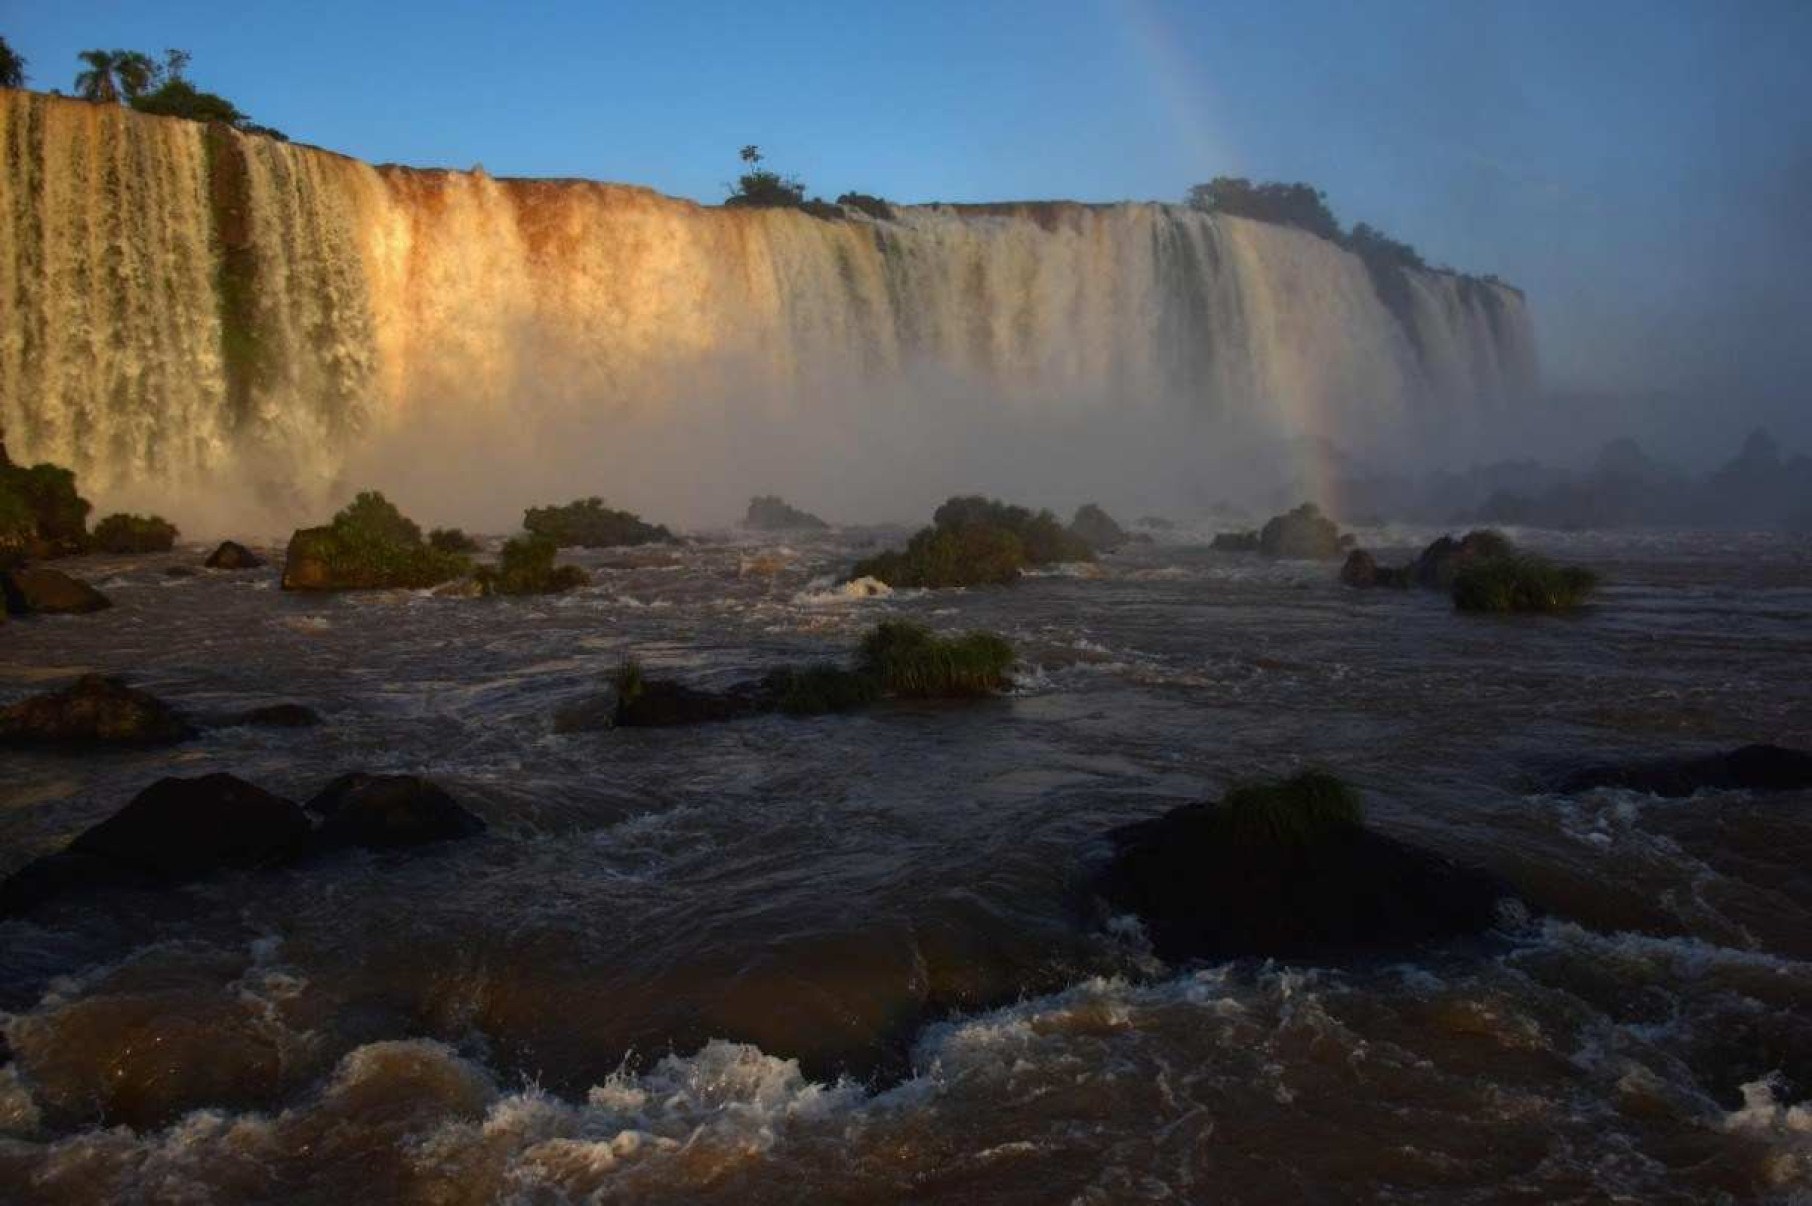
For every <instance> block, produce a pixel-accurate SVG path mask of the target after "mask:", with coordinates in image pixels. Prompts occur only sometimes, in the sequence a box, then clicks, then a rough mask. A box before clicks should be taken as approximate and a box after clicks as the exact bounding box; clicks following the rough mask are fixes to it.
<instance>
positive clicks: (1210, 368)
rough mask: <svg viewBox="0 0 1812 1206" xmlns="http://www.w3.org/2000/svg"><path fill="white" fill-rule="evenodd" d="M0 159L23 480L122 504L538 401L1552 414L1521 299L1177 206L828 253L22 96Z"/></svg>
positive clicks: (1077, 213) (787, 232)
mask: <svg viewBox="0 0 1812 1206" xmlns="http://www.w3.org/2000/svg"><path fill="white" fill-rule="evenodd" d="M0 148H3V153H4V169H5V170H4V173H3V174H0V297H4V298H5V299H6V301H7V311H8V317H7V319H6V321H5V323H4V326H3V327H0V418H3V420H4V423H5V431H6V437H7V440H8V442H9V444H10V445H11V446H12V448H13V450H14V453H15V455H17V456H21V457H24V458H28V459H53V460H56V461H59V462H64V463H68V464H71V465H73V466H74V467H76V468H77V469H78V470H79V471H80V472H81V474H82V475H83V477H84V479H85V480H87V481H89V482H92V483H93V484H94V485H96V486H97V487H99V488H103V489H105V488H106V487H107V486H108V485H109V484H110V483H114V482H118V481H123V480H140V481H142V480H154V481H156V480H175V479H188V480H193V479H195V478H196V477H197V476H205V475H206V474H207V473H208V472H210V470H211V469H212V468H213V467H215V466H217V465H219V464H220V463H222V462H223V461H225V460H227V459H229V458H244V457H247V456H248V455H250V456H256V457H257V458H258V461H259V463H260V464H263V465H267V466H268V467H269V468H268V471H269V472H270V473H272V474H274V475H276V476H278V477H281V478H284V479H286V484H288V485H290V486H296V487H307V486H308V485H309V484H311V483H314V484H321V483H325V482H327V481H329V480H331V479H332V477H333V475H334V474H335V473H336V472H337V469H338V467H339V466H340V464H342V463H343V461H344V458H345V457H346V456H347V455H348V454H349V453H350V452H352V451H354V450H355V449H356V448H357V447H358V446H359V445H360V444H361V442H362V441H364V440H367V439H369V438H370V437H371V436H372V434H373V433H374V432H377V431H379V430H382V429H384V428H386V427H393V426H396V425H399V424H405V423H407V422H408V421H409V418H410V416H411V415H412V414H414V413H419V412H420V409H421V408H437V409H438V408H449V407H456V408H461V409H462V410H464V411H467V412H470V413H471V414H472V415H474V416H476V417H478V418H479V419H480V420H482V417H483V415H484V414H485V413H486V412H487V410H490V409H495V408H499V407H502V406H504V405H506V404H509V405H517V406H520V405H522V404H524V401H525V399H526V400H539V401H544V402H546V403H547V404H548V405H558V406H567V407H583V408H588V409H592V410H597V411H600V412H606V413H609V412H615V411H626V412H634V413H636V414H638V415H647V414H650V413H653V414H658V413H659V411H660V409H661V408H662V407H664V406H667V405H668V404H669V403H670V402H671V401H672V400H673V399H675V398H676V397H678V396H681V395H694V396H696V395H698V394H701V393H712V394H714V396H720V397H724V398H735V397H737V396H738V394H739V392H750V393H759V394H760V395H761V396H763V397H766V398H776V397H787V396H806V395H811V396H820V397H822V396H829V395H834V396H836V397H840V398H842V399H844V402H843V404H844V405H847V406H850V407H860V406H861V405H863V398H862V395H861V392H860V386H861V383H862V382H865V381H867V382H872V381H877V380H882V379H886V380H890V381H894V382H898V381H899V380H902V379H908V380H909V379H911V378H912V377H913V376H914V375H915V374H924V375H926V376H927V378H931V379H937V380H942V381H951V380H956V381H961V382H963V383H965V387H966V389H967V390H968V392H969V393H970V394H972V395H973V396H977V397H988V398H993V399H998V400H999V404H1001V405H1003V406H1016V407H1022V408H1023V407H1035V406H1037V405H1039V404H1040V399H1051V398H1062V399H1067V400H1085V401H1086V402H1088V403H1089V404H1095V405H1101V406H1115V405H1125V404H1130V403H1131V402H1133V401H1137V402H1138V403H1139V404H1141V405H1144V404H1149V403H1155V402H1162V403H1163V404H1165V405H1168V406H1174V407H1181V408H1188V409H1192V410H1196V411H1200V412H1206V413H1211V414H1215V415H1229V416H1246V417H1252V416H1265V417H1267V418H1268V419H1270V420H1274V422H1275V425H1276V426H1277V427H1278V428H1279V429H1289V430H1294V431H1299V432H1306V433H1310V434H1316V435H1324V436H1328V437H1331V438H1334V439H1343V438H1352V439H1356V440H1359V441H1361V442H1363V440H1364V438H1365V436H1366V434H1367V433H1375V432H1377V431H1379V430H1381V429H1383V428H1384V427H1387V426H1388V425H1389V424H1390V423H1391V422H1392V421H1394V420H1398V419H1403V418H1405V417H1408V416H1417V415H1419V416H1422V417H1424V418H1426V417H1427V416H1429V415H1437V416H1438V415H1443V414H1451V415H1453V416H1455V417H1456V418H1459V417H1462V416H1464V415H1466V414H1467V413H1469V412H1472V411H1474V410H1476V409H1477V408H1481V407H1485V408H1495V407H1503V406H1507V405H1511V404H1513V403H1514V402H1515V400H1516V399H1517V398H1519V397H1521V396H1522V395H1524V394H1525V393H1527V392H1528V391H1529V390H1531V388H1532V387H1533V385H1534V377H1535V359H1534V350H1533V346H1532V342H1531V338H1530V334H1529V324H1528V319H1527V316H1526V314H1525V312H1524V308H1523V299H1522V296H1521V295H1520V294H1519V293H1517V292H1516V291H1515V290H1512V289H1509V288H1506V287H1502V286H1496V285H1491V284H1486V283H1483V282H1479V281H1474V280H1469V279H1466V278H1460V277H1454V276H1451V275H1447V274H1440V273H1432V272H1426V273H1425V272H1415V273H1408V274H1405V275H1404V277H1403V278H1402V280H1401V281H1400V282H1397V283H1396V284H1395V285H1394V286H1392V287H1390V288H1388V289H1387V290H1386V292H1387V293H1389V294H1391V296H1389V297H1382V296H1381V295H1380V290H1379V287H1378V285H1377V284H1376V283H1375V282H1374V280H1373V278H1372V276H1371V274H1369V273H1368V272H1367V271H1366V269H1365V267H1364V266H1363V265H1362V264H1361V263H1360V262H1359V261H1358V260H1357V259H1356V258H1355V257H1353V256H1351V255H1349V254H1347V253H1346V252H1344V251H1341V250H1340V249H1338V248H1336V247H1333V246H1332V245H1330V244H1327V243H1325V242H1323V241H1321V240H1318V239H1315V238H1313V237H1311V236H1308V235H1304V234H1301V233H1299V232H1296V231H1292V230H1288V229H1283V228H1279V227H1274V226H1267V225H1264V224H1261V223H1256V222H1248V221H1244V220H1240V219H1234V218H1211V217H1208V216H1205V215H1202V214H1199V213H1195V212H1191V211H1188V210H1184V209H1180V208H1176V207H1171V206H1164V205H1150V204H1127V205H1113V206H1082V205H1071V204H1064V203H1055V204H1038V205H1001V206H983V207H945V206H938V207H921V208H905V209H903V210H901V211H900V214H899V220H898V221H894V222H876V221H871V220H869V219H867V218H863V217H852V218H851V219H850V220H848V221H823V220H819V219H816V218H812V217H808V216H806V215H803V214H800V213H795V212H781V211H771V210H770V211H762V210H742V209H720V208H710V207H703V206H699V205H695V204H692V203H690V202H686V201H680V200H675V199H672V198H669V197H663V196H660V195H658V194H655V193H653V192H650V191H648V190H645V189H639V188H631V187H624V186H619V185H606V184H594V183H589V182H584V181H534V180H497V179H492V178H490V177H488V176H486V175H484V174H483V173H482V172H472V173H464V172H446V171H420V170H412V169H406V168H395V167H373V166H371V165H369V164H365V163H361V162H359V161H356V160H352V159H348V158H345V157H342V156H339V155H334V154H331V153H328V152H324V151H320V150H315V149H311V148H307V147H301V146H295V145H291V144H286V143H279V142H273V141H270V140H268V139H264V138H259V137H253V136H247V135H243V134H239V133H237V132H235V131H232V130H228V129H226V128H224V127H211V128H210V127H204V126H201V125H197V124H193V123H189V122H182V121H175V120H168V119H160V118H148V117H144V116H140V115H137V114H134V113H130V112H128V111H125V110H122V109H120V108H117V107H111V106H97V105H90V104H86V103H82V102H79V101H71V100H63V99H58V98H52V97H46V96H40V95H35V94H31V93H24V92H0ZM781 417H784V416H781Z"/></svg>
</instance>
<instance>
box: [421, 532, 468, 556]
mask: <svg viewBox="0 0 1812 1206" xmlns="http://www.w3.org/2000/svg"><path fill="white" fill-rule="evenodd" d="M428 547H429V548H431V549H433V550H434V551H435V552H437V553H476V552H477V551H478V542H477V541H476V540H474V539H472V538H471V537H470V536H468V535H466V534H465V531H464V529H462V528H435V529H434V530H433V531H432V532H429V533H428Z"/></svg>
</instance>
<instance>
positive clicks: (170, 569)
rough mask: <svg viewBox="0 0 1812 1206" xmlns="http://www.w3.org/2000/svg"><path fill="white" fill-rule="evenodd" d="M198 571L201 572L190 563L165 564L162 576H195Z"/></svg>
mask: <svg viewBox="0 0 1812 1206" xmlns="http://www.w3.org/2000/svg"><path fill="white" fill-rule="evenodd" d="M200 573H201V571H200V570H198V569H196V568H195V567H194V566H192V565H166V566H164V577H166V578H193V577H196V576H197V575H198V574H200Z"/></svg>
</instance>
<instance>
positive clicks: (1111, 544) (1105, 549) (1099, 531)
mask: <svg viewBox="0 0 1812 1206" xmlns="http://www.w3.org/2000/svg"><path fill="white" fill-rule="evenodd" d="M1070 531H1071V532H1073V533H1074V534H1075V535H1076V536H1077V537H1079V538H1080V539H1081V540H1082V541H1083V542H1084V543H1086V544H1087V545H1088V546H1089V547H1090V548H1092V549H1094V550H1095V551H1096V552H1097V553H1111V552H1113V551H1114V550H1115V549H1117V548H1119V547H1120V546H1121V545H1123V544H1125V543H1126V542H1127V541H1129V540H1131V539H1132V536H1131V535H1130V534H1129V533H1128V532H1127V530H1126V529H1125V528H1123V527H1121V526H1120V525H1119V524H1118V523H1116V522H1115V521H1114V517H1113V516H1111V515H1109V514H1108V513H1107V512H1106V511H1104V510H1102V509H1101V507H1100V506H1099V505H1097V504H1095V503H1084V504H1083V505H1082V506H1080V507H1077V508H1076V514H1075V515H1074V516H1073V517H1072V518H1071V519H1070Z"/></svg>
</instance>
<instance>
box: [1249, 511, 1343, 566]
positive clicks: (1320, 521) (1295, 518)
mask: <svg viewBox="0 0 1812 1206" xmlns="http://www.w3.org/2000/svg"><path fill="white" fill-rule="evenodd" d="M1343 547H1345V546H1344V544H1343V542H1342V541H1341V538H1340V529H1339V528H1338V527H1336V526H1335V524H1334V521H1333V520H1331V519H1329V518H1327V517H1326V516H1325V515H1323V514H1322V513H1321V508H1319V507H1317V506H1316V505H1315V504H1314V503H1303V504H1302V505H1301V506H1300V507H1297V508H1296V509H1295V510H1294V511H1288V512H1286V513H1284V514H1282V515H1277V516H1273V517H1272V518H1271V519H1270V520H1268V521H1267V522H1266V523H1265V526H1264V527H1263V528H1262V529H1261V530H1260V531H1259V533H1258V551H1259V552H1261V553H1264V554H1265V555H1267V556H1270V557H1300V558H1307V559H1313V560H1329V559H1332V558H1334V557H1338V556H1339V555H1340V550H1341V549H1342V548H1343Z"/></svg>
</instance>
